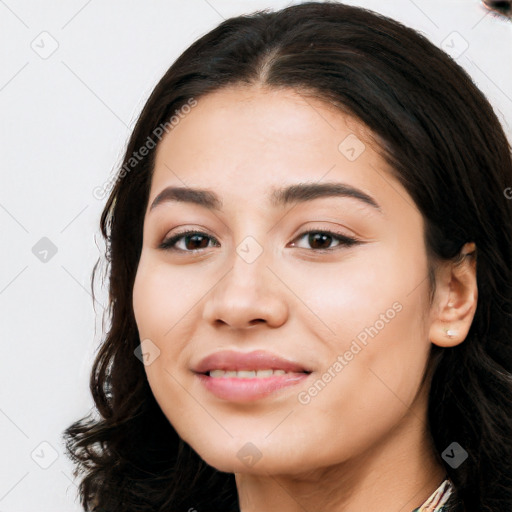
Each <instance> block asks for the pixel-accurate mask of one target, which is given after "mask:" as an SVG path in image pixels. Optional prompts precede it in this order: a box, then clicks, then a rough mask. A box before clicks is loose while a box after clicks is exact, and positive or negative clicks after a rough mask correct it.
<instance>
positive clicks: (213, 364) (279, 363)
mask: <svg viewBox="0 0 512 512" xmlns="http://www.w3.org/2000/svg"><path fill="white" fill-rule="evenodd" d="M215 370H223V371H243V370H247V371H251V370H254V371H258V370H284V371H285V372H286V373H311V370H310V369H308V368H306V367H305V366H303V365H302V364H299V363H296V362H294V361H291V360H289V359H285V358H283V357H280V356H278V355H276V354H272V353H271V352H267V351H264V350H255V351H253V352H248V353H244V352H236V351H232V350H225V351H222V352H215V353H214V354H210V355H209V356H207V357H205V358H204V359H202V360H201V361H200V362H199V363H198V364H197V366H196V367H195V368H193V371H194V372H196V373H202V374H208V373H209V372H210V371H215Z"/></svg>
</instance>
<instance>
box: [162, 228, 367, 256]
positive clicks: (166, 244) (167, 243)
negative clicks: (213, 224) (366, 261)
mask: <svg viewBox="0 0 512 512" xmlns="http://www.w3.org/2000/svg"><path fill="white" fill-rule="evenodd" d="M311 233H316V234H322V235H328V236H330V237H332V238H333V239H334V240H336V241H338V242H339V245H337V246H335V247H333V248H328V249H310V250H312V251H314V252H320V253H328V252H332V251H334V250H336V249H340V248H342V247H352V246H353V245H358V244H361V243H363V242H361V241H360V240H357V239H356V238H352V237H349V236H346V235H342V234H341V233H335V232H333V231H325V230H310V231H304V232H303V233H301V234H300V235H298V236H297V237H296V238H295V240H298V239H299V240H300V239H301V238H303V237H304V236H305V235H308V234H311ZM187 235H201V236H205V237H207V238H210V239H211V240H215V242H216V243H217V244H218V243H219V242H218V241H217V239H216V238H214V237H212V236H209V235H207V234H206V233H203V232H201V231H193V230H187V231H183V232H181V233H176V234H175V235H173V236H171V237H169V238H168V239H167V240H164V241H163V242H162V243H161V244H160V245H159V246H158V248H159V249H162V250H165V251H175V252H184V253H195V252H198V251H201V249H193V250H191V251H187V250H184V249H176V247H175V245H176V243H177V242H178V241H179V240H180V239H182V238H184V237H185V236H187ZM299 249H302V247H299Z"/></svg>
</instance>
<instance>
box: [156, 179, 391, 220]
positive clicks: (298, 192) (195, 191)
mask: <svg viewBox="0 0 512 512" xmlns="http://www.w3.org/2000/svg"><path fill="white" fill-rule="evenodd" d="M321 197H351V198H353V199H358V200H360V201H361V202H363V203H365V204H367V205H369V206H371V207H373V208H375V209H376V210H378V211H379V212H381V213H382V208H381V207H380V205H379V204H378V203H377V201H375V199H373V197H371V196H370V195H368V194H367V193H366V192H363V191H362V190H360V189H358V188H355V187H353V186H351V185H347V184H345V183H338V182H328V183H297V184H294V185H289V186H287V187H283V188H279V189H274V190H273V191H272V193H271V195H270V201H271V205H272V206H274V207H284V206H286V205H288V204H291V203H304V202H307V201H312V200H313V199H318V198H321ZM172 201H177V202H181V203H191V204H196V205H199V206H203V207H204V208H208V209H209V210H217V211H220V210H222V200H221V199H220V197H219V196H218V195H217V194H216V193H215V192H212V191H211V190H207V189H200V188H191V187H166V188H164V189H163V190H162V191H161V192H160V193H159V194H158V195H157V196H156V197H155V199H154V201H153V203H152V204H151V207H150V209H149V210H150V211H152V210H154V209H155V208H156V207H157V206H158V205H160V204H163V203H166V202H172Z"/></svg>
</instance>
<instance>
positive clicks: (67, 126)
mask: <svg viewBox="0 0 512 512" xmlns="http://www.w3.org/2000/svg"><path fill="white" fill-rule="evenodd" d="M289 3H290V2H289V1H274V2H272V1H270V0H267V1H261V0H245V1H235V0H209V1H207V0H190V1H187V2H185V1H182V2H180V1H178V0H172V1H163V0H159V1H158V0H155V1H153V2H142V1H140V2H136V1H135V0H129V1H127V0H123V1H121V0H113V1H111V2H100V1H99V0H88V1H87V0H68V1H61V2H57V1H55V0H54V1H51V2H50V1H47V2H36V1H35V0H32V1H22V0H0V39H1V45H0V52H1V66H0V112H1V124H0V126H1V128H0V129H1V132H0V141H1V146H0V147H1V152H0V172H1V173H2V186H1V188H0V227H1V228H0V229H1V238H2V241H1V244H2V245H1V249H2V250H1V258H2V260H1V266H0V315H1V319H0V339H1V344H2V345H1V348H2V357H1V358H0V433H1V435H0V512H32V511H33V512H36V511H37V512H50V511H51V512H59V511H66V512H67V511H70V512H71V511H79V510H81V508H80V507H79V505H78V500H77V499H76V482H74V480H73V477H72V466H71V463H70V462H69V461H68V459H67V458H66V457H65V456H64V454H63V444H62V440H61V433H62V431H63V430H64V429H65V428H66V427H67V426H68V425H69V424H70V423H71V422H72V421H74V420H76V419H78V418H80V417H82V416H84V415H85V414H86V413H87V412H88V411H89V409H90V407H91V406H92V400H91V398H90V397H89V391H88V379H89V371H90V367H91V364H92V360H93V357H94V353H95V351H96V349H97V346H98V343H99V341H100V337H101V314H102V312H103V308H104V306H105V305H106V290H103V291H102V290H100V289H99V288H97V290H98V295H97V302H96V314H95V312H94V310H93V301H92V297H91V295H90V275H91V271H92V267H93V265H94V263H95V261H96V259H97V257H98V256H99V255H100V252H99V251H100V249H101V248H102V247H103V246H102V244H101V237H100V234H99V217H100V212H101V210H102V207H103V203H104V200H97V199H95V198H94V197H93V194H92V191H93V189H94V188H95V187H98V186H102V184H103V183H105V181H107V180H108V178H109V176H110V175H111V173H113V172H114V171H115V168H116V165H118V164H119V162H120V159H121V157H122V152H123V149H124V147H125V143H126V141H127V139H128V136H129V133H130V131H131V129H132V127H133V125H134V122H135V120H136V117H137V115H138V113H139V111H140V109H141V108H142V106H143V104H144V102H145V100H146V98H147V97H148V95H149V93H150V91H151V90H152V88H153V87H154V86H155V84H156V82H157V81H158V80H159V78H160V77H161V76H162V75H163V73H164V72H165V71H166V70H167V68H168V67H169V66H170V64H171V63H172V61H173V60H174V59H175V58H176V57H178V55H179V54H180V53H181V52H182V51H183V50H184V49H185V48H186V47H187V46H188V45H189V44H190V43H192V42H193V41H194V40H195V39H197V38H198V37H200V36H201V35H203V34H204V33H206V32H207V31H209V30H210V29H212V28H213V27H214V26H216V25H217V24H218V23H220V22H221V21H222V20H223V18H227V17H230V16H233V15H237V14H242V13H249V12H251V11H254V10H257V9H263V8H268V7H273V8H276V9H277V8H280V7H284V6H286V5H288V4H289ZM347 3H350V4H353V5H361V6H364V7H369V8H371V9H373V10H376V11H379V12H382V13H384V14H387V15H389V16H391V17H394V18H396V19H398V20H400V21H402V22H404V23H405V24H407V25H409V26H412V27H414V28H416V29H417V30H419V31H421V32H423V33H424V34H425V35H427V37H429V39H430V40H432V41H433V42H434V43H435V44H436V45H438V46H441V47H443V48H445V49H447V48H448V47H447V45H449V46H451V47H453V48H452V50H450V51H452V52H457V53H460V52H462V51H463V53H461V54H460V55H459V56H457V61H458V62H459V63H460V64H461V65H462V66H463V67H464V68H466V69H467V70H468V72H469V73H470V74H471V75H472V77H473V79H474V80H475V82H476V83H477V85H478V86H479V87H480V88H481V89H482V90H483V91H484V93H485V94H486V95H487V97H488V98H489V100H490V101H491V103H492V104H493V106H494V108H495V110H496V112H497V114H498V116H499V117H500V118H501V119H502V122H503V125H504V127H505V129H506V131H507V134H508V135H509V138H510V139H512V22H511V21H506V20H505V19H503V18H498V17H495V16H493V15H491V14H489V12H488V11H487V10H485V9H484V8H483V6H482V5H481V3H480V2H479V1H478V0H435V1H434V0H400V1H398V0H393V1H383V0H360V1H348V2H347ZM454 32H456V34H454ZM57 45H58V47H57ZM466 46H467V48H466ZM54 47H56V50H55V51H54V52H53V53H51V51H52V50H53V49H54ZM49 53H51V55H49ZM454 56H455V53H454ZM507 123H508V124H507ZM511 185H512V184H511ZM43 237H47V238H48V239H49V240H51V242H52V244H54V246H55V247H56V250H57V252H56V253H55V254H54V255H53V256H52V255H51V252H50V253H48V255H47V261H46V262H43V261H41V260H40V259H39V258H38V257H36V255H35V254H34V253H33V250H32V248H33V247H34V246H35V245H36V244H37V243H38V242H39V241H40V240H41V238H43ZM39 243H45V242H39ZM96 244H98V246H99V248H98V246H97V245H96ZM36 248H39V250H40V249H41V248H40V247H39V246H36ZM35 252H37V250H36V251H35ZM40 257H44V254H43V253H41V254H40ZM98 284H101V283H98ZM41 443H43V444H41ZM54 459H55V460H54ZM45 466H48V467H46V468H45Z"/></svg>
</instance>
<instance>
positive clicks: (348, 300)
mask: <svg viewBox="0 0 512 512" xmlns="http://www.w3.org/2000/svg"><path fill="white" fill-rule="evenodd" d="M365 133H366V134H367V132H365V131H364V129H363V126H362V125H361V124H360V123H358V122H357V121H356V120H354V119H350V118H347V117H346V116H344V115H342V114H341V113H340V112H339V111H337V110H334V109H333V108H330V107H329V106H327V105H326V104H324V103H322V102H320V101H319V100H316V99H312V98H310V97H308V98H306V97H304V96H301V95H299V94H297V93H296V92H294V91H291V90H284V89H282V90H279V91H277V90H270V91H269V90H268V89H260V88H256V87H252V88H245V89H243V88H230V89H225V90H223V91H220V92H215V93H212V94H210V95H208V96H206V97H203V98H201V99H200V100H199V101H198V104H197V106H195V107H194V108H191V109H190V112H189V113H188V114H187V115H182V118H181V120H180V122H179V124H177V125H176V126H175V127H174V128H173V129H172V130H171V131H170V132H169V133H168V134H167V135H166V136H165V137H164V138H163V139H162V141H161V143H160V145H159V147H158V151H157V156H156V163H155V170H154V176H153V179H152V184H151V191H150V195H149V203H148V208H147V211H146V213H145V222H144V237H143V247H142V254H141V258H140V263H139V266H138V271H137V275H136V280H135V285H134V290H133V300H134V312H135V318H136V322H137V326H138V330H139V334H140V339H141V340H142V347H143V351H144V352H145V353H146V354H147V355H146V359H145V370H146V373H147V377H148V381H149V384H150V386H151V389H152V391H153V393H154V395H155V398H156V400H157V401H158V403H159V405H160V407H161V409H162V411H163V412H164V414H165V415H166V417H167V418H168V419H169V421H170V423H171V424H172V425H173V427H174V428H175V429H176V431H177V432H178V434H179V435H180V436H181V437H182V438H183V439H184V440H185V441H186V442H188V443H189V444H190V445H191V446H192V448H194V450H196V451H197V453H198V454H199V455H200V456H201V457H202V458H203V459H204V460H206V462H208V463H209V464H211V465H212V466H214V467H216V468H218V469H220V470H221V471H228V472H243V471H249V472H254V473H257V472H261V473H298V472H301V471H308V470H311V469H314V468H319V467H325V466H327V465H332V464H336V463H340V462H343V461H348V460H350V459H351V458H353V457H357V456H360V455H362V454H364V453H365V452H366V450H368V449H370V448H372V449H373V448H376V447H377V446H379V445H382V444H383V443H384V440H386V439H390V437H391V436H396V435H399V434H404V432H408V431H410V430H411V429H412V428H413V425H414V424H415V425H416V427H418V425H419V424H420V422H421V421H422V420H423V419H424V412H425V409H426V393H425V392H423V391H422V392H421V393H418V391H419V387H420V382H421V378H422V376H423V373H424V369H425V366H426V362H427V358H428V353H429V349H430V341H429V334H428V333H429V322H430V317H429V303H428V291H429V290H428V283H429V281H428V277H427V275H428V273H427V260H426V252H425V246H424V241H423V232H424V225H423V219H422V216H421V214H420V212H419V211H418V210H417V209H416V207H415V205H414V202H413V200H412V198H411V197H410V196H409V194H408V193H407V192H406V190H405V189H404V188H403V187H402V186H401V185H400V184H399V182H398V181H397V180H396V179H394V178H393V177H392V176H391V174H390V173H389V172H388V170H387V166H386V164H385V162H384V160H383V158H381V157H380V156H379V155H378V154H377V152H376V151H375V150H374V149H373V147H372V145H370V144H371V142H370V140H369V139H368V137H367V136H365ZM168 187H172V188H177V189H178V190H177V191H174V192H172V191H170V190H168V191H167V193H164V195H163V196H160V199H158V200H157V202H156V203H155V204H154V205H153V202H154V201H155V198H157V197H159V195H160V194H162V191H164V190H165V189H166V188H168ZM290 187H292V188H291V189H290ZM302 187H310V188H309V189H308V188H304V189H303V188H302ZM334 187H337V188H336V190H335V189H334ZM196 189H200V190H201V191H205V192H207V194H206V195H204V194H202V193H201V194H199V193H195V192H193V191H194V190H196ZM286 190H288V191H287V192H286ZM283 191H285V192H283ZM152 205H153V207H152ZM184 231H192V232H193V233H192V234H189V235H188V236H187V235H185V236H182V237H181V238H178V239H177V240H175V241H174V244H172V243H169V244H168V247H167V248H162V247H161V244H163V243H164V242H165V241H167V240H170V239H171V238H172V237H174V236H175V235H177V234H178V233H182V232H184ZM325 232H330V233H332V234H329V233H325ZM194 233H195V234H194ZM337 237H341V238H337ZM351 239H354V240H356V242H351V241H350V240H351ZM226 351H230V352H234V353H235V354H231V356H233V357H231V358H230V357H229V354H228V355H226ZM256 351H257V352H256ZM253 352H255V354H252V356H251V353H253ZM248 354H249V357H248V358H244V357H240V356H244V355H248ZM212 355H216V356H217V358H215V357H214V358H213V359H210V360H206V361H205V358H207V357H208V356H212ZM278 358H280V359H278ZM283 360H284V362H283ZM209 370H212V371H214V372H213V374H212V375H209V374H208V373H206V372H207V371H209ZM215 370H216V371H215ZM251 370H254V371H258V370H259V374H258V375H257V374H255V373H252V372H251ZM266 370H267V371H266ZM270 370H274V372H270ZM275 370H277V372H275ZM235 371H236V372H237V373H235ZM224 372H228V373H224ZM239 372H241V373H239ZM416 430H417V428H416Z"/></svg>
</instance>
